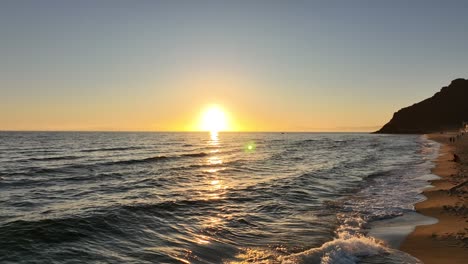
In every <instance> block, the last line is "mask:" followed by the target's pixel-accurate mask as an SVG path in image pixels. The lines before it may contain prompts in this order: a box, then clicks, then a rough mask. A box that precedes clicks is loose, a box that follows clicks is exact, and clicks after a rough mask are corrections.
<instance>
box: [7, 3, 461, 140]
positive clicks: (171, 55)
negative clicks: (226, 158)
mask: <svg viewBox="0 0 468 264" xmlns="http://www.w3.org/2000/svg"><path fill="white" fill-rule="evenodd" d="M467 14H468V2H467V1H429V0H428V1H418V0H415V1H379V0H375V1H333V0H332V1H274V0H271V1H255V0H253V1H178V0H174V1H139V0H137V1H118V0H115V1H104V0H98V1H86V0H83V1H47V0H43V1H21V0H19V1H8V0H6V1H1V2H0V130H80V131H82V130H100V131H108V130H110V131H114V130H115V131H191V130H197V129H198V128H199V126H198V124H199V122H200V121H199V120H200V118H201V117H200V113H202V112H203V111H204V109H206V107H207V106H210V105H218V106H219V107H220V108H222V109H223V110H224V111H225V114H226V116H227V117H228V118H229V130H240V131H372V130H376V129H377V128H379V127H380V126H382V125H383V124H385V123H386V122H387V121H388V120H389V119H390V118H391V117H392V115H393V113H394V112H396V111H397V110H398V109H400V108H402V107H405V106H408V105H411V104H413V103H416V102H418V101H421V100H423V99H425V98H427V97H430V96H432V95H433V94H434V93H435V92H437V91H438V90H439V89H440V88H441V87H443V86H447V85H448V84H449V83H450V81H451V80H453V79H455V78H467V75H468V51H467V48H466V47H468V31H467V29H468V15H467Z"/></svg>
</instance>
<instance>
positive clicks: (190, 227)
mask: <svg viewBox="0 0 468 264" xmlns="http://www.w3.org/2000/svg"><path fill="white" fill-rule="evenodd" d="M438 148H439V145H438V144H437V143H435V142H433V141H430V140H428V139H426V138H425V137H424V136H420V135H376V134H364V133H348V134H346V133H233V132H232V133H227V132H226V133H219V134H209V133H152V132H139V133H132V132H0V263H418V262H419V261H418V260H417V259H415V258H413V257H412V256H409V255H408V254H406V253H404V252H401V251H399V250H398V249H397V248H398V245H399V244H400V243H401V241H402V239H403V238H404V236H405V235H407V234H408V233H409V232H411V230H412V229H413V228H414V226H415V225H416V224H421V223H426V224H427V223H431V221H434V220H433V219H430V218H426V217H422V216H420V215H418V214H416V213H415V212H414V204H415V203H416V202H418V201H421V200H423V199H424V196H422V195H421V191H422V190H423V189H424V188H426V187H428V180H430V179H432V178H434V175H432V174H431V172H430V169H431V168H432V167H433V162H432V160H433V159H434V158H435V157H436V156H437V155H438Z"/></svg>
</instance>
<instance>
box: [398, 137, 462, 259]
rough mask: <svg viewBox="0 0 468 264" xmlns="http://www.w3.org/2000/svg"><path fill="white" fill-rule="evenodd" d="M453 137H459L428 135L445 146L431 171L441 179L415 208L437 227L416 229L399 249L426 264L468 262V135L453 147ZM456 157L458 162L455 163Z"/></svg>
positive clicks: (434, 182) (460, 138) (427, 191)
mask: <svg viewBox="0 0 468 264" xmlns="http://www.w3.org/2000/svg"><path fill="white" fill-rule="evenodd" d="M453 136H456V133H445V134H429V135H428V137H429V139H432V140H435V141H437V142H439V143H441V144H442V145H441V149H440V156H439V157H438V159H437V160H436V167H435V168H434V169H433V170H432V172H433V173H434V174H436V175H438V176H440V177H441V178H440V179H437V180H434V181H432V185H433V186H434V187H432V188H430V189H428V190H426V191H424V195H425V196H426V197H427V200H425V201H423V202H420V203H418V204H416V206H415V208H416V211H417V212H419V213H421V214H423V215H426V216H430V217H434V218H437V219H438V223H436V224H433V225H424V226H418V227H416V229H415V230H414V232H412V233H411V234H410V235H409V236H408V237H407V238H406V239H405V241H404V242H403V244H402V245H401V248H400V249H401V250H403V251H405V252H407V253H409V254H411V255H413V256H415V257H417V258H418V259H420V260H422V261H423V262H424V263H426V264H431V263H453V264H456V263H467V261H468V208H467V201H468V182H467V180H468V176H467V174H468V135H467V134H465V135H464V136H462V137H459V138H458V139H457V140H456V141H455V142H454V143H453V142H450V140H449V138H450V137H453ZM454 154H457V155H458V156H459V157H460V160H459V161H457V162H455V161H454Z"/></svg>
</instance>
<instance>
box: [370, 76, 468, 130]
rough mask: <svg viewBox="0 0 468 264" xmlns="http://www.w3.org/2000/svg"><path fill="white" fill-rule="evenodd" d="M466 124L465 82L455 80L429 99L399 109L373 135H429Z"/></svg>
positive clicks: (467, 83) (467, 94) (467, 95)
mask: <svg viewBox="0 0 468 264" xmlns="http://www.w3.org/2000/svg"><path fill="white" fill-rule="evenodd" d="M464 121H468V80H465V79H456V80H453V81H452V83H450V85H449V86H447V87H443V88H442V89H441V90H440V92H438V93H436V94H435V95H434V96H432V97H431V98H428V99H426V100H424V101H421V102H419V103H417V104H414V105H412V106H409V107H405V108H403V109H400V110H399V111H398V112H396V113H395V114H393V118H392V119H391V120H390V122H388V123H387V124H385V125H384V126H383V127H382V128H381V129H380V130H379V131H377V132H376V133H408V134H409V133H414V134H419V133H430V132H438V131H443V130H449V129H457V128H460V127H461V125H462V122H464Z"/></svg>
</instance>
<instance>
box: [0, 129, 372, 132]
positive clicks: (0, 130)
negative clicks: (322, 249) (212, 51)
mask: <svg viewBox="0 0 468 264" xmlns="http://www.w3.org/2000/svg"><path fill="white" fill-rule="evenodd" d="M0 132H86V133H92V132H102V133H129V132H133V133H211V131H185V130H3V129H0ZM217 132H218V133H373V132H374V131H345V130H343V131H325V130H324V131H301V130H297V131H286V130H270V131H268V130H265V131H260V130H253V131H252V130H245V131H244V130H243V131H217Z"/></svg>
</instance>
